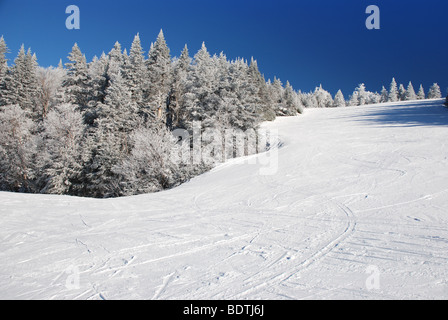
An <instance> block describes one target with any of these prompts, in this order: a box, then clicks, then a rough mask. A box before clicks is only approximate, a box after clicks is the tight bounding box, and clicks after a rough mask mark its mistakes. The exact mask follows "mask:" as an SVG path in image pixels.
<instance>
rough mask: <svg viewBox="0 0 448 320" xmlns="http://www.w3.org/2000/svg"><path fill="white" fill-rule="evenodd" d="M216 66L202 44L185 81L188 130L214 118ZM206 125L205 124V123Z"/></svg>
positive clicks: (184, 114)
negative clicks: (194, 123) (197, 122)
mask: <svg viewBox="0 0 448 320" xmlns="http://www.w3.org/2000/svg"><path fill="white" fill-rule="evenodd" d="M215 71H216V70H215V65H214V64H213V61H212V58H211V56H210V54H209V52H208V50H207V47H206V46H205V43H202V47H201V49H200V50H199V51H198V53H196V55H195V56H194V60H193V63H192V64H191V66H190V68H189V71H188V73H187V77H186V79H185V83H184V88H185V93H184V96H183V98H182V100H183V104H184V105H183V109H184V110H183V112H182V119H180V121H181V122H182V123H185V126H186V128H187V129H191V128H192V127H193V122H195V121H199V122H203V121H204V120H207V119H211V118H213V115H214V111H215V110H216V108H215V102H216V101H218V97H217V96H216V94H215V92H216V78H215ZM203 125H204V123H203Z"/></svg>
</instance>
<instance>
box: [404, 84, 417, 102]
mask: <svg viewBox="0 0 448 320" xmlns="http://www.w3.org/2000/svg"><path fill="white" fill-rule="evenodd" d="M415 99H417V95H416V94H415V90H414V87H413V85H412V82H411V81H409V84H408V87H407V88H406V94H405V100H407V101H409V100H415Z"/></svg>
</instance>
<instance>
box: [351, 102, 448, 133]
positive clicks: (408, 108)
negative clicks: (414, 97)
mask: <svg viewBox="0 0 448 320" xmlns="http://www.w3.org/2000/svg"><path fill="white" fill-rule="evenodd" d="M444 102H445V99H440V100H428V101H415V102H406V103H396V104H391V105H384V106H382V107H381V108H378V107H375V108H372V109H371V110H367V111H366V112H365V113H363V114H362V115H359V116H357V117H356V118H358V119H356V120H355V121H362V122H370V123H372V122H373V123H377V124H380V125H393V126H401V127H403V126H404V127H418V126H448V108H446V107H445V106H444V104H443V103H444ZM359 108H362V107H359Z"/></svg>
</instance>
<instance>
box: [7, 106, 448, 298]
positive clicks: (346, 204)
mask: <svg viewBox="0 0 448 320" xmlns="http://www.w3.org/2000/svg"><path fill="white" fill-rule="evenodd" d="M442 103H443V100H429V101H428V100H426V101H414V102H408V103H393V104H381V105H374V106H363V107H350V108H338V109H312V110H310V109H308V110H306V113H305V114H304V115H303V116H299V117H288V118H280V119H278V120H276V121H275V122H273V123H268V124H264V126H265V127H267V128H276V129H278V130H279V134H280V139H281V140H282V142H283V146H282V147H281V148H280V149H278V150H273V151H270V152H278V170H277V173H276V174H275V175H260V174H259V173H260V166H261V165H260V164H258V165H255V164H248V163H247V162H243V161H242V160H233V161H231V162H229V163H226V164H223V165H221V166H218V167H217V168H216V169H214V170H213V171H211V172H209V173H206V174H204V175H202V176H199V177H196V178H195V179H193V180H192V181H190V182H188V183H186V184H184V185H182V186H180V187H178V188H175V189H173V190H169V191H165V192H161V193H156V194H149V195H141V196H134V197H129V198H120V199H108V200H96V199H82V198H74V197H66V196H49V195H26V194H14V193H5V192H2V193H0V239H1V242H0V298H1V299H447V298H448V227H447V226H448V110H447V109H446V108H444V107H443V106H442ZM260 156H262V155H258V156H255V158H257V157H260ZM78 280H79V282H78Z"/></svg>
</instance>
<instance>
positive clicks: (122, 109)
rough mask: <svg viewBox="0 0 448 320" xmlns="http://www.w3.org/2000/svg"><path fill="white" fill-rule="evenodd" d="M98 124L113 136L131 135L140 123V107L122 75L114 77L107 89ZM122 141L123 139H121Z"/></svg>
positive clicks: (99, 109)
mask: <svg viewBox="0 0 448 320" xmlns="http://www.w3.org/2000/svg"><path fill="white" fill-rule="evenodd" d="M97 114H98V119H97V124H98V126H101V127H102V128H103V129H104V130H105V131H106V132H108V133H112V134H117V135H118V134H121V133H124V134H129V133H130V132H131V131H132V130H133V129H134V128H135V126H136V125H137V122H138V106H137V104H136V103H135V102H134V101H133V100H132V96H131V92H130V90H129V88H128V87H127V86H126V82H125V79H124V78H123V77H122V75H121V73H118V74H116V75H115V76H114V79H113V80H111V82H110V85H109V87H108V88H107V89H106V98H105V100H104V103H99V104H98V111H97ZM120 140H121V139H120Z"/></svg>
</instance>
